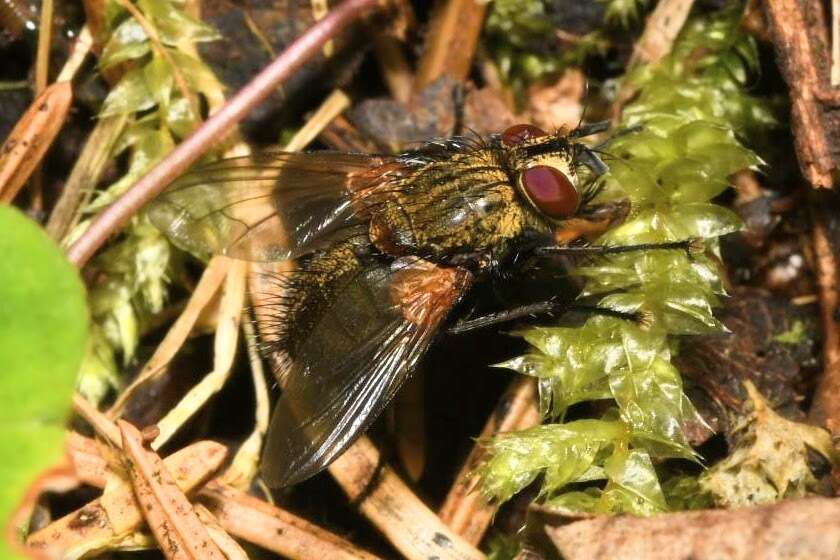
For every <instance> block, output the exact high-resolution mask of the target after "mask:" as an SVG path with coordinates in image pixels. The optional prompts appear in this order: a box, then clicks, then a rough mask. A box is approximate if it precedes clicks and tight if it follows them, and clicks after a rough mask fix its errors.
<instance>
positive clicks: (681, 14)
mask: <svg viewBox="0 0 840 560" xmlns="http://www.w3.org/2000/svg"><path fill="white" fill-rule="evenodd" d="M693 5H694V0H662V1H661V2H658V3H657V4H656V8H654V10H653V12H651V14H650V15H649V16H648V18H647V23H646V24H645V30H644V32H643V33H642V36H641V37H639V40H638V41H636V44H635V46H634V47H633V56H632V57H631V58H630V65H635V64H651V63H654V62H658V61H659V60H661V59H662V58H663V57H664V56H665V55H666V54H668V53H669V52H671V46H672V45H673V44H674V40H675V39H676V38H677V35H679V33H680V30H681V29H682V28H683V25H685V20H686V19H688V13H689V12H690V11H691V7H692V6H693Z"/></svg>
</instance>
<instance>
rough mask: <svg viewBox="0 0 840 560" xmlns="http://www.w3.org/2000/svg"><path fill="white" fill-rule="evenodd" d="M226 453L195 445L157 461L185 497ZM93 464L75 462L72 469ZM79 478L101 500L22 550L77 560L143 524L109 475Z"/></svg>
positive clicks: (130, 496)
mask: <svg viewBox="0 0 840 560" xmlns="http://www.w3.org/2000/svg"><path fill="white" fill-rule="evenodd" d="M226 453H227V449H226V448H225V447H224V446H223V445H221V444H219V443H215V442H212V441H200V442H198V443H194V444H193V445H190V446H189V447H186V448H184V449H182V450H180V451H178V452H176V453H173V454H172V455H170V456H169V457H167V458H166V459H164V460H163V464H164V465H165V466H166V469H167V470H168V471H169V472H170V473H172V476H173V477H174V479H175V482H176V484H177V486H178V488H180V489H181V490H182V491H183V492H187V493H188V492H190V491H191V490H192V489H194V488H195V487H197V486H199V485H201V484H202V483H203V482H204V481H206V480H207V479H208V477H209V476H210V475H212V474H213V473H214V472H215V471H216V470H217V469H218V468H219V467H220V466H221V464H222V462H223V461H224V458H225V455H226ZM103 460H104V459H103ZM105 462H106V463H107V461H106V460H105ZM93 463H94V462H93V461H89V462H84V463H76V467H77V468H79V467H80V465H82V466H86V465H91V464H93ZM85 473H87V474H85ZM79 476H80V478H81V479H83V480H86V481H87V482H95V481H98V482H101V483H102V484H104V485H105V487H106V489H105V492H104V493H103V494H102V497H100V498H98V499H96V500H93V501H92V502H89V503H88V504H86V505H85V506H84V507H82V508H80V509H78V510H76V511H74V512H71V513H69V514H68V515H66V516H64V517H62V518H60V519H57V520H56V521H54V522H53V523H51V524H49V525H48V526H46V527H44V528H43V529H41V530H39V531H36V532H34V533H32V534H31V535H29V537H28V538H27V540H26V544H27V546H29V547H30V548H33V549H35V550H37V551H39V552H40V553H42V554H43V555H44V556H45V557H47V558H78V557H80V556H82V555H84V554H89V553H91V552H93V551H96V550H105V549H108V548H109V547H111V546H113V545H115V544H118V543H120V542H122V540H123V539H124V538H126V537H128V536H130V535H131V534H132V533H134V532H136V531H137V529H139V528H140V526H141V525H142V523H143V514H142V513H141V510H140V508H139V506H138V505H137V502H136V500H135V498H134V493H133V491H132V488H131V485H130V484H128V483H127V482H126V481H124V480H121V479H119V478H118V477H116V475H113V474H112V475H110V478H109V479H107V480H106V481H102V480H101V479H99V478H98V477H99V476H101V469H93V470H92V471H90V472H88V471H82V470H80V471H79Z"/></svg>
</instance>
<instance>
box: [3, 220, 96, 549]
mask: <svg viewBox="0 0 840 560" xmlns="http://www.w3.org/2000/svg"><path fill="white" fill-rule="evenodd" d="M0 254H2V255H3V258H2V259H0V277H1V278H3V282H0V302H2V305H0V363H2V364H3V374H2V376H0V402H2V403H3V406H2V407H0V445H2V447H3V449H5V450H6V453H4V456H3V461H2V464H1V465H0V519H3V520H6V519H7V518H8V516H9V513H10V511H11V510H12V508H13V507H14V506H15V505H16V503H17V501H18V500H19V499H20V497H21V495H22V494H23V491H24V489H25V488H26V486H27V484H29V483H30V482H31V481H32V480H33V478H34V477H35V476H36V475H37V473H38V470H39V469H40V468H43V467H46V466H48V465H49V464H50V462H51V461H53V460H55V459H56V458H57V457H59V456H60V455H61V453H62V451H63V446H62V441H63V439H64V421H65V419H66V417H67V414H68V412H69V410H70V397H71V395H72V393H73V387H74V384H75V380H76V374H77V372H78V369H79V364H80V363H81V360H82V355H83V353H84V348H85V338H86V336H87V328H88V312H87V307H86V303H85V290H84V286H83V285H82V282H81V280H80V278H79V276H78V274H77V272H76V270H75V269H74V268H73V266H72V265H71V264H70V263H69V262H68V261H67V260H66V259H65V257H64V254H63V253H62V251H61V250H60V249H59V247H58V246H57V245H56V244H55V243H53V241H52V240H51V239H50V238H49V237H48V236H47V235H46V233H45V232H44V231H43V230H42V229H41V228H40V227H39V226H38V225H37V224H35V223H34V222H33V221H31V220H30V219H29V218H27V217H26V216H24V215H23V214H22V213H21V212H19V211H18V210H17V209H15V208H12V207H9V206H0ZM4 542H5V540H4ZM3 546H5V545H0V547H3ZM0 553H2V548H0Z"/></svg>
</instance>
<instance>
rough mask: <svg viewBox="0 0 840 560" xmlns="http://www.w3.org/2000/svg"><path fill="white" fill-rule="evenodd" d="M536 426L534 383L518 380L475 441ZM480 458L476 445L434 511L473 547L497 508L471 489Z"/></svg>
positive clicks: (529, 380) (480, 453) (481, 448)
mask: <svg viewBox="0 0 840 560" xmlns="http://www.w3.org/2000/svg"><path fill="white" fill-rule="evenodd" d="M539 423H540V413H539V410H538V409H537V391H536V387H535V384H534V380H533V379H531V378H530V377H521V378H519V379H517V380H516V381H514V382H513V383H512V384H511V386H510V388H509V389H508V390H507V392H506V393H505V394H504V396H502V398H501V400H500V401H499V404H498V406H497V407H496V410H494V411H493V414H491V415H490V418H488V419H487V423H486V424H485V425H484V429H482V430H481V435H479V438H487V437H490V436H492V435H493V434H497V433H501V432H510V431H513V430H524V429H526V428H530V427H532V426H536V425H537V424H539ZM483 457H484V449H483V447H482V446H481V444H476V446H475V447H473V449H472V451H471V452H470V454H469V456H468V457H467V460H466V461H465V462H464V466H463V467H461V470H460V472H459V473H458V476H457V477H456V479H455V482H454V484H453V485H452V488H451V489H450V490H449V494H448V495H447V496H446V501H444V503H443V505H442V506H441V508H440V510H439V511H438V515H439V516H440V518H441V520H442V521H443V522H444V523H446V524H447V525H449V527H450V528H452V530H454V531H455V532H457V533H458V534H459V535H461V536H462V537H464V539H465V540H466V541H467V542H469V543H471V544H473V545H478V543H480V542H481V539H482V538H483V537H484V533H485V531H487V528H488V527H489V526H490V523H491V522H492V521H493V516H494V515H495V514H496V510H497V505H495V504H490V503H487V501H486V500H485V499H484V498H483V497H482V496H481V494H480V493H479V492H478V491H477V489H476V488H475V486H476V483H477V479H476V478H475V477H473V476H472V474H473V472H474V471H475V469H476V467H478V465H479V464H480V463H481V460H482V458H483Z"/></svg>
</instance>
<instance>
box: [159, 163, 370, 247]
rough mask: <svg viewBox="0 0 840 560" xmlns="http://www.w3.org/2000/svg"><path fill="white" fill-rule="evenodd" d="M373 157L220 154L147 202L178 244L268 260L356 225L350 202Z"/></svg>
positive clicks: (314, 244) (330, 238)
mask: <svg viewBox="0 0 840 560" xmlns="http://www.w3.org/2000/svg"><path fill="white" fill-rule="evenodd" d="M383 162H384V159H383V158H381V157H375V156H369V155H363V154H340V153H331V152H321V153H318V152H314V153H290V152H267V153H263V154H257V155H253V156H248V157H240V158H230V159H224V160H220V161H218V162H215V163H211V164H209V165H205V166H202V167H199V168H196V169H195V170H194V171H192V172H190V173H188V174H187V175H184V176H183V177H181V178H180V179H178V180H177V181H176V182H175V183H173V185H172V186H171V187H170V188H169V189H168V190H167V191H166V192H164V193H163V194H162V195H161V196H159V197H158V198H157V199H156V200H155V201H154V202H152V203H151V205H150V207H149V212H150V216H151V219H152V222H153V223H154V224H155V225H156V226H157V227H158V228H159V229H161V230H162V231H164V232H165V233H166V234H167V235H168V236H169V238H170V239H172V240H173V241H174V242H175V243H176V244H177V245H179V246H181V247H183V248H184V249H186V250H188V251H190V252H192V253H195V254H199V255H208V254H222V255H228V256H231V257H234V258H239V259H245V260H251V261H259V262H268V261H279V260H286V259H293V258H296V257H299V256H301V255H304V254H307V253H311V252H312V251H314V250H317V249H319V248H322V247H324V246H326V245H328V244H330V243H332V242H335V241H337V240H341V239H344V238H347V237H349V236H350V235H352V234H353V233H355V232H356V231H357V228H356V226H359V225H360V224H361V220H360V218H359V217H358V216H357V215H356V212H355V211H354V208H353V206H352V204H351V200H350V194H349V193H350V189H352V188H357V189H358V188H362V187H360V185H359V184H358V183H359V182H360V181H361V182H363V181H368V182H370V181H374V180H375V179H376V173H375V169H376V167H377V166H378V165H381V164H382V163H383Z"/></svg>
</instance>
